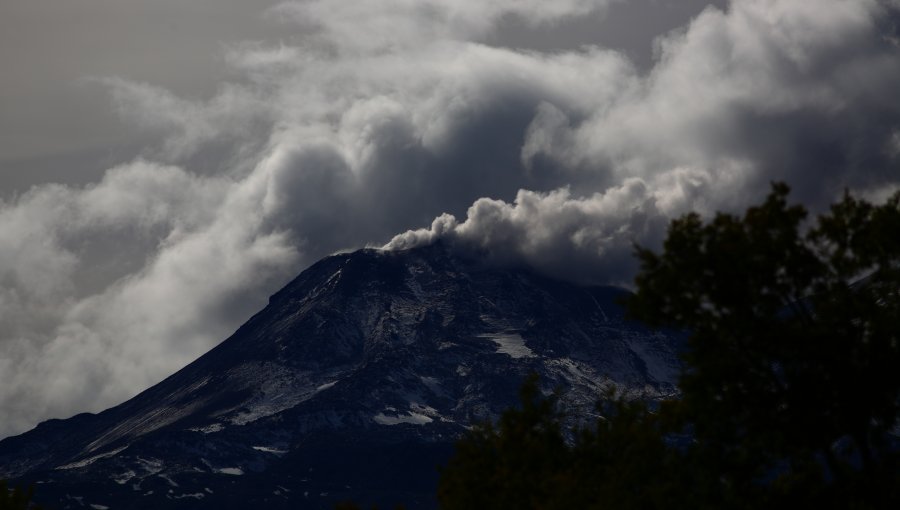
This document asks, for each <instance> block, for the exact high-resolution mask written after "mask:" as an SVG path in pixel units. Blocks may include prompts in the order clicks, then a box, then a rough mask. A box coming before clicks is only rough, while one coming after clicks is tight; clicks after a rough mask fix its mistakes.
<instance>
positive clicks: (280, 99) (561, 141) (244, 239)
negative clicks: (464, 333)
mask: <svg viewBox="0 0 900 510" xmlns="http://www.w3.org/2000/svg"><path fill="white" fill-rule="evenodd" d="M606 3H607V2H604V1H598V2H591V1H578V0H567V1H563V2H531V1H529V2H517V1H513V0H509V1H505V0H504V1H501V2H470V1H464V2H459V1H454V2H450V1H449V0H448V1H444V0H427V1H424V2H412V1H405V0H395V1H392V2H391V7H392V8H391V9H387V8H384V4H383V2H373V1H360V2H327V3H326V2H324V1H321V0H310V1H307V2H303V3H295V4H290V5H289V6H284V7H282V8H280V9H279V10H277V12H276V13H275V14H276V15H281V16H287V17H289V18H290V17H293V18H295V19H296V17H297V13H303V15H304V16H305V18H304V21H303V22H304V23H313V24H315V25H316V26H317V27H319V31H318V32H317V35H316V36H315V37H312V38H303V37H299V38H298V40H297V42H296V44H295V45H293V46H291V45H279V46H276V47H266V46H262V45H259V44H239V45H236V46H233V47H231V48H230V49H229V50H228V53H227V55H226V58H227V60H228V61H229V62H230V63H231V64H232V65H233V66H234V68H235V70H236V72H239V73H241V76H242V79H240V80H238V81H237V82H236V83H232V84H228V85H223V86H222V87H221V89H220V92H219V93H218V94H217V95H215V96H214V97H212V98H210V99H207V100H203V101H192V100H187V99H183V98H179V97H177V96H175V95H174V94H172V93H171V92H169V91H166V90H163V89H159V88H156V87H153V86H150V85H146V84H140V83H134V82H129V81H124V80H121V79H113V80H106V81H105V83H106V84H107V85H108V86H109V87H110V90H112V92H113V94H114V97H115V101H116V104H117V107H118V109H119V111H120V112H121V113H122V115H123V116H124V117H125V118H126V119H129V120H131V121H132V122H136V123H139V124H140V125H142V126H145V127H146V128H147V129H148V130H150V131H151V132H152V133H154V134H155V136H158V137H159V139H160V140H161V142H160V146H159V147H157V148H156V149H155V150H150V149H148V151H147V152H146V153H145V154H144V158H145V159H143V160H137V161H135V162H134V163H132V164H129V165H124V166H121V167H118V168H114V169H111V170H109V171H107V173H106V175H105V176H104V178H103V179H102V180H101V181H100V182H98V183H96V184H94V185H90V186H86V187H80V188H77V187H64V186H56V185H47V186H41V187H38V188H35V189H33V190H31V191H30V192H28V193H25V194H23V195H21V196H18V197H16V198H14V199H11V200H9V201H7V202H5V203H0V322H2V323H3V324H4V331H3V332H0V370H2V371H3V374H4V384H3V386H2V387H0V410H2V411H3V413H4V415H5V416H7V417H9V418H8V419H7V420H6V421H5V422H4V423H3V424H2V426H3V427H5V428H2V429H0V435H2V434H5V433H12V432H17V431H21V430H23V429H24V428H26V427H28V426H29V425H32V424H34V423H35V422H36V421H37V420H39V419H43V418H47V417H51V416H63V415H66V414H70V413H74V412H77V411H83V410H99V409H102V408H104V407H107V406H109V405H112V404H115V403H117V402H119V401H121V400H122V399H124V398H127V397H128V396H130V395H132V394H134V393H136V392H137V391H139V390H140V389H142V388H144V387H146V386H147V385H149V384H151V383H152V382H153V381H156V380H159V379H161V378H163V377H164V376H166V375H168V374H169V373H171V372H172V371H173V370H175V369H177V368H178V367H180V366H181V365H183V364H184V363H186V362H187V361H189V360H191V359H192V358H194V357H196V356H197V355H199V354H201V353H202V352H204V351H205V350H207V349H208V348H210V347H211V346H212V345H214V344H215V343H216V342H217V341H219V340H221V339H223V338H224V337H225V336H226V335H227V334H228V333H230V332H231V331H233V329H234V328H236V327H237V326H238V325H239V324H240V323H241V322H243V320H244V319H245V318H246V317H248V316H249V315H250V313H251V312H252V311H253V310H254V309H257V308H258V307H260V306H262V304H264V302H265V297H266V296H267V295H268V294H269V293H271V292H273V291H275V290H277V288H278V287H279V286H280V285H281V284H283V283H284V282H285V281H286V280H287V279H288V278H289V277H290V276H292V275H293V274H294V273H295V272H296V271H297V270H298V269H300V268H302V267H304V266H305V265H307V264H309V263H311V262H313V261H314V260H316V259H317V258H319V257H321V256H323V255H325V254H327V253H330V252H333V251H335V250H339V249H345V248H354V247H359V246H362V245H365V244H367V243H375V244H381V243H384V242H385V241H387V240H390V239H391V238H392V236H395V234H396V233H397V232H404V231H407V230H409V229H415V228H416V227H419V226H422V225H428V224H429V223H430V224H431V226H430V227H429V228H426V229H420V230H410V231H408V232H406V233H405V234H401V235H398V236H396V237H394V238H393V240H392V241H390V243H389V247H390V248H402V247H409V246H414V245H418V244H421V243H424V242H431V241H434V240H436V239H445V240H447V241H448V242H450V243H454V245H456V246H458V247H460V249H465V250H475V251H478V252H480V253H483V254H486V255H487V256H489V257H490V258H491V259H492V260H494V261H495V262H498V263H507V264H526V265H530V266H532V267H535V268H537V269H538V270H541V271H544V272H546V273H548V274H551V275H554V276H558V277H563V278H568V279H573V280H578V281H584V282H605V283H622V284H625V283H627V282H628V281H629V280H630V278H631V277H632V275H633V271H634V264H635V262H634V260H633V258H632V256H631V251H632V243H634V242H639V243H643V244H649V245H654V243H658V242H659V241H660V240H661V237H662V236H663V234H664V228H665V225H666V223H667V221H668V219H669V218H671V217H672V216H675V215H679V214H681V213H683V212H685V211H688V210H692V209H695V210H700V211H701V212H703V213H705V214H710V213H712V212H713V211H715V210H719V209H727V210H736V209H741V208H743V207H744V206H746V205H747V204H748V203H750V202H755V201H757V200H758V199H759V198H760V197H761V196H762V195H763V194H764V193H765V191H766V190H767V187H768V182H769V181H770V180H772V179H783V180H787V181H788V182H789V183H791V184H792V185H794V187H795V188H796V189H797V192H798V196H799V197H801V198H802V199H803V200H805V201H807V203H808V204H809V205H810V206H811V207H813V208H819V207H822V206H824V204H825V203H827V201H829V200H831V199H832V198H833V197H834V196H835V194H836V193H839V192H840V191H841V190H842V189H843V188H844V187H847V186H849V187H852V188H856V189H860V190H867V192H869V193H875V192H877V191H878V190H884V189H892V188H891V187H892V186H894V187H895V186H896V185H897V184H898V182H900V175H898V170H897V166H896V164H897V163H896V161H897V160H896V156H895V155H892V154H894V153H893V151H892V149H891V148H892V147H894V146H895V145H896V133H897V130H898V128H900V125H898V124H900V104H897V101H896V97H895V96H896V90H898V89H900V59H898V58H897V57H898V56H900V55H898V48H897V47H896V45H895V44H893V43H891V42H890V40H889V38H888V37H886V36H885V34H884V33H883V31H884V24H883V23H881V22H880V20H882V19H884V18H883V17H884V16H885V15H886V14H885V13H886V12H887V11H885V9H886V5H887V4H885V3H883V2H882V3H878V2H875V1H874V0H858V1H849V0H820V1H818V2H806V1H805V0H735V1H734V2H733V3H732V6H731V8H730V9H729V10H728V11H727V12H722V11H719V10H716V9H713V8H710V9H707V10H706V11H704V12H703V14H702V15H700V16H699V17H697V18H696V19H695V20H693V22H692V23H691V24H690V26H688V27H686V28H685V29H684V30H683V31H681V32H678V33H675V34H671V35H669V36H668V37H667V38H665V39H664V40H662V41H661V42H660V44H659V48H660V50H659V60H658V61H657V63H656V65H655V67H654V68H653V69H652V70H651V71H650V72H649V73H647V74H641V73H639V72H638V71H637V70H636V69H635V68H634V67H633V66H632V65H631V64H630V63H629V62H628V61H627V59H625V58H624V57H623V56H622V55H620V54H618V53H615V52H612V51H607V50H604V49H601V48H595V47H586V48H582V49H580V50H577V51H569V52H560V53H553V54H540V53H533V52H531V53H530V52H520V51H514V50H510V49H502V48H494V47H489V46H486V45H483V44H479V43H478V42H477V41H478V40H480V38H482V37H483V36H485V35H487V34H488V33H489V31H490V30H491V27H492V26H493V25H494V24H495V23H497V22H498V21H499V20H501V19H502V18H503V16H509V15H514V16H520V17H523V18H524V19H526V20H527V21H528V22H532V23H553V22H555V21H558V20H562V19H565V18H566V17H571V16H578V15H580V14H583V13H584V12H586V10H593V9H598V8H602V7H603V6H604V5H606ZM435 34H436V35H437V36H435ZM873 190H874V191H873ZM442 213H446V214H442ZM434 218H437V219H434ZM457 218H459V219H457ZM95 395H97V396H96V397H95Z"/></svg>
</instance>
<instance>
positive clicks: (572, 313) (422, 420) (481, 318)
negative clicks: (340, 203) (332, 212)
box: [0, 244, 678, 509]
mask: <svg viewBox="0 0 900 510" xmlns="http://www.w3.org/2000/svg"><path fill="white" fill-rule="evenodd" d="M624 293H625V291H623V290H621V289H616V288H612V287H577V286H574V285H571V284H567V283H561V282H557V281H553V280H549V279H546V278H543V277H540V276H537V275H535V274H533V273H531V272H528V271H526V270H509V269H506V270H501V269H496V268H489V267H484V266H482V265H480V264H478V263H476V262H474V261H470V260H464V259H461V258H459V257H457V256H455V255H452V254H451V253H450V252H449V251H448V249H446V248H445V247H444V246H442V245H440V244H437V245H433V246H429V247H425V248H418V249H414V250H409V251H403V252H383V251H378V250H361V251H357V252H354V253H349V254H341V255H334V256H331V257H328V258H325V259H323V260H321V261H320V262H318V263H316V264H315V265H313V266H312V267H310V268H309V269H307V270H306V271H304V272H303V273H302V274H300V275H299V276H298V277H297V278H296V279H295V280H294V281H293V282H291V283H290V284H288V285H287V286H286V287H285V288H284V289H282V290H281V291H279V292H278V293H276V294H275V295H273V296H272V297H271V299H270V300H269V304H268V306H266V308H265V309H263V310H262V311H261V312H259V313H258V314H256V315H255V316H254V317H253V318H252V319H250V320H249V321H248V322H247V323H246V324H244V325H243V326H242V327H241V328H240V329H238V331H237V332H235V333H234V335H232V336H231V337H230V338H228V339H227V340H225V341H224V342H222V343H221V344H220V345H218V346H217V347H215V348H214V349H212V350H211V351H210V352H208V353H207V354H205V355H203V356H201V357H200V358H199V359H197V360H196V361H195V362H193V363H191V364H190V365H188V366H187V367H185V368H184V369H182V370H180V371H179V372H177V373H175V374H174V375H172V376H171V377H169V378H167V379H166V380H164V381H162V382H161V383H159V384H157V385H156V386H154V387H152V388H150V389H148V390H146V391H144V392H143V393H141V394H140V395H138V396H136V397H134V398H133V399H131V400H129V401H127V402H125V403H123V404H121V405H119V406H117V407H114V408H112V409H109V410H107V411H104V412H102V413H99V414H96V415H95V414H80V415H77V416H74V417H72V418H69V419H67V420H49V421H46V422H44V423H41V424H40V425H38V426H37V427H36V428H35V429H34V430H31V431H30V432H27V433H25V434H22V435H20V436H16V437H11V438H7V439H5V440H3V441H0V478H9V479H12V480H13V482H14V483H17V484H18V483H35V484H37V485H36V487H37V496H36V501H38V502H39V503H41V504H43V505H45V506H46V507H48V508H111V509H118V508H129V509H140V508H199V509H205V508H210V509H228V508H257V507H265V508H292V509H294V508H332V506H333V505H334V503H335V502H336V501H341V500H345V499H353V500H355V501H358V502H360V503H362V504H364V505H366V506H368V505H370V504H372V503H378V504H380V505H384V506H388V507H391V506H392V505H394V504H396V503H403V504H406V505H407V507H409V508H434V507H435V506H436V500H435V496H434V494H435V487H436V484H437V474H438V472H437V469H436V466H438V465H439V464H443V463H444V462H446V460H447V459H448V458H449V456H450V454H451V452H452V448H453V444H454V441H455V439H456V438H458V437H459V436H460V434H461V433H462V432H463V431H464V430H466V427H468V426H470V425H471V424H472V423H473V422H475V421H478V420H483V419H490V418H494V417H496V416H497V415H499V413H500V412H502V411H503V410H504V409H506V408H508V407H510V406H512V405H514V404H515V403H516V402H517V391H518V388H519V385H520V384H521V382H522V381H523V379H524V378H525V377H526V375H527V374H528V373H530V372H532V371H534V372H537V373H538V374H539V375H540V377H541V382H542V384H543V385H544V387H545V389H546V390H549V389H550V388H553V387H557V386H559V387H562V388H564V389H565V390H566V393H565V400H566V402H568V403H569V404H570V405H571V407H572V408H575V409H584V410H585V411H589V410H590V408H591V406H592V405H593V402H594V401H595V399H596V398H597V397H598V396H599V395H600V394H601V393H602V391H603V390H604V389H605V388H608V387H609V385H610V384H616V385H618V386H620V387H624V388H627V390H628V391H629V392H631V393H632V394H634V395H635V396H644V397H648V398H656V397H662V396H666V395H671V394H673V393H674V392H675V378H676V375H677V372H678V361H677V358H676V350H677V345H676V343H677V340H676V339H675V338H674V337H673V336H672V335H667V334H665V333H661V332H656V331H651V330H648V329H646V328H644V327H642V326H640V325H637V324H635V323H631V322H627V321H625V320H624V318H623V312H622V309H621V307H620V305H619V304H618V299H619V298H620V297H621V296H622V295H623V294H624Z"/></svg>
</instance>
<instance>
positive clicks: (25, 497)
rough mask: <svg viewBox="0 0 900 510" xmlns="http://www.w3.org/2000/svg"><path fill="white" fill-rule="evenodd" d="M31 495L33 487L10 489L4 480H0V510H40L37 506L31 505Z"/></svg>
mask: <svg viewBox="0 0 900 510" xmlns="http://www.w3.org/2000/svg"><path fill="white" fill-rule="evenodd" d="M33 495H34V487H29V488H27V489H23V488H22V487H15V488H13V489H10V488H9V486H8V485H7V483H6V480H0V510H29V509H31V510H41V508H40V507H39V506H37V505H34V504H33V503H31V498H32V496H33Z"/></svg>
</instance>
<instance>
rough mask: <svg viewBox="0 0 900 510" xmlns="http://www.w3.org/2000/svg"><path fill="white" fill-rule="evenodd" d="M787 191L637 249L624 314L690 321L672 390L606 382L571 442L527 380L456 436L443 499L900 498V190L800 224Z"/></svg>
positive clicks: (552, 502)
mask: <svg viewBox="0 0 900 510" xmlns="http://www.w3.org/2000/svg"><path fill="white" fill-rule="evenodd" d="M788 191H789V190H788V188H787V186H786V185H784V184H775V185H773V190H772V192H771V194H770V195H769V197H768V198H767V200H766V201H765V202H764V203H763V204H762V205H760V206H758V207H753V208H750V209H749V210H747V212H746V213H745V214H744V215H743V217H738V216H734V215H729V214H718V215H716V217H715V218H713V219H712V220H711V221H709V222H708V223H705V222H704V221H703V220H702V219H701V218H700V217H699V216H698V215H696V214H689V215H687V216H684V217H682V218H680V219H678V220H675V221H673V222H672V224H671V226H670V228H669V233H668V237H667V239H666V241H665V244H664V249H663V252H662V253H660V254H657V253H654V252H653V251H650V250H647V249H641V248H639V249H638V257H639V258H640V261H641V272H640V274H639V276H638V277H637V279H636V286H637V292H636V293H635V295H634V296H633V297H632V298H631V299H630V300H629V302H628V307H629V310H630V312H631V314H632V315H633V316H634V317H635V318H637V319H639V320H642V321H644V322H646V323H648V324H651V325H654V326H665V327H675V328H679V329H681V330H684V331H688V332H690V334H689V339H688V347H687V349H686V351H685V353H684V354H683V361H684V367H685V368H684V370H683V372H682V374H681V378H680V388H681V391H682V396H681V398H680V399H678V400H676V401H670V402H664V403H662V404H661V405H660V406H659V407H658V408H654V411H652V412H651V411H650V409H649V408H648V407H647V406H646V405H644V404H642V403H635V402H632V403H628V402H624V401H622V400H621V399H607V400H606V404H604V405H605V408H603V409H602V411H604V412H603V413H602V414H603V416H604V418H603V419H600V420H599V421H597V423H596V425H595V426H594V427H591V428H589V429H585V430H580V431H576V433H575V439H574V441H569V442H565V441H563V437H566V433H565V431H561V430H560V427H561V426H560V423H561V421H560V412H559V409H558V408H557V407H556V406H555V403H554V401H553V400H552V399H550V400H548V399H545V398H543V397H541V396H540V395H539V394H538V393H537V392H536V386H535V384H534V383H533V382H531V383H529V385H526V390H525V391H526V393H525V394H523V407H522V409H520V410H510V411H508V412H506V413H505V414H504V416H503V418H502V419H501V420H500V423H499V425H498V427H493V426H482V427H479V428H476V429H475V430H474V431H473V432H472V433H471V434H469V435H468V436H467V437H466V438H465V439H463V440H462V441H461V443H460V445H459V451H458V454H457V456H456V457H455V458H454V459H453V460H452V461H451V463H450V464H449V465H448V466H447V468H446V470H445V471H444V472H443V475H442V479H441V487H440V493H439V498H440V501H441V504H442V507H443V508H447V509H455V508H476V507H500V508H661V507H666V508H672V507H675V508H771V507H788V506H791V507H797V506H799V507H809V506H812V505H815V506H819V507H827V508H900V463H898V450H900V445H898V437H897V433H896V432H897V430H898V404H900V194H898V195H896V196H895V197H894V198H892V199H891V200H889V201H888V202H887V203H885V204H884V205H879V206H875V205H871V204H869V203H866V202H864V201H860V200H857V199H855V198H853V197H851V196H849V195H845V196H844V198H843V199H842V200H841V201H840V202H838V203H837V204H835V205H834V206H832V208H831V210H830V211H829V212H828V213H827V214H825V215H823V216H821V217H819V218H818V220H817V222H816V223H815V224H814V225H810V226H809V227H807V225H806V223H805V220H806V217H807V212H806V210H805V209H804V208H803V207H800V206H796V205H794V206H791V205H788V203H787V196H788Z"/></svg>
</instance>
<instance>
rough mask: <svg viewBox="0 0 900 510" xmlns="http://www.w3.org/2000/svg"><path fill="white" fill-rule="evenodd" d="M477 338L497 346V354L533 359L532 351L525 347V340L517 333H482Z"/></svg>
mask: <svg viewBox="0 0 900 510" xmlns="http://www.w3.org/2000/svg"><path fill="white" fill-rule="evenodd" d="M478 338H487V339H489V340H490V341H492V342H494V343H495V344H497V352H499V353H501V354H506V355H508V356H509V357H511V358H514V359H520V358H533V357H534V356H535V354H534V351H532V350H531V349H529V348H528V346H526V345H525V339H524V338H522V335H520V334H518V333H482V334H480V335H478Z"/></svg>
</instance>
